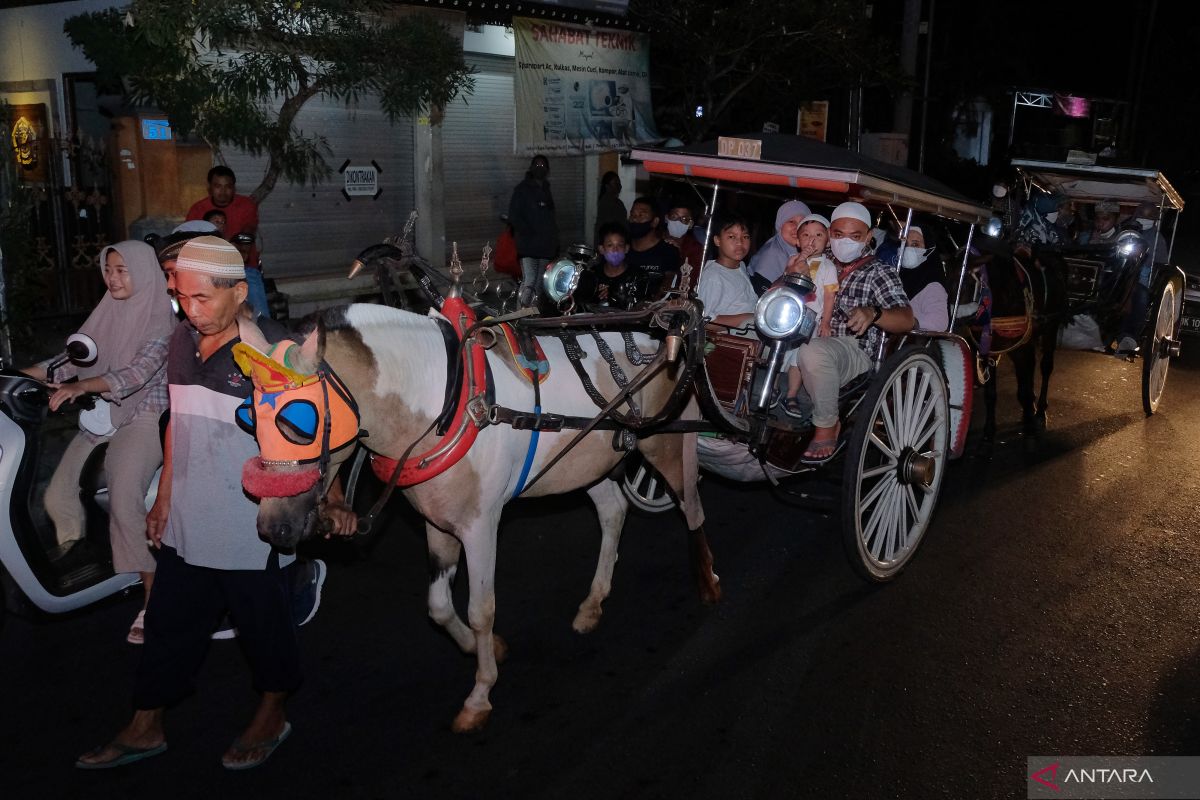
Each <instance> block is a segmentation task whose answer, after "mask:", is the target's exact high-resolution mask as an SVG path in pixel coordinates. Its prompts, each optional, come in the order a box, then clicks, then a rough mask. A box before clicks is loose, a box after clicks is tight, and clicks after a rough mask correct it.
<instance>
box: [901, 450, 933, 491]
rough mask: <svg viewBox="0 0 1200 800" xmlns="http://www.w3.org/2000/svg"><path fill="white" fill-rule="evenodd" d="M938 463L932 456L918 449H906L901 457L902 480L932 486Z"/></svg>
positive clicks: (907, 482) (902, 481)
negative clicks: (923, 453) (921, 452)
mask: <svg viewBox="0 0 1200 800" xmlns="http://www.w3.org/2000/svg"><path fill="white" fill-rule="evenodd" d="M936 468H937V464H936V462H935V461H934V459H933V458H932V457H930V456H926V455H922V454H920V453H918V452H917V451H916V450H910V449H905V452H904V454H903V455H902V456H901V457H900V482H901V483H906V484H921V485H922V486H932V485H933V478H934V473H935V470H936Z"/></svg>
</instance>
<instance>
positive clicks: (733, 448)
mask: <svg viewBox="0 0 1200 800" xmlns="http://www.w3.org/2000/svg"><path fill="white" fill-rule="evenodd" d="M696 453H697V455H698V457H699V460H700V468H701V469H703V470H705V471H707V472H711V473H713V474H715V475H720V476H721V477H723V478H729V479H730V480H733V481H741V482H745V481H765V480H766V479H767V476H766V475H765V474H764V473H763V467H762V465H761V464H759V463H758V459H757V458H755V457H754V456H752V455H750V448H749V447H747V446H746V445H744V444H739V443H737V442H731V441H729V440H728V439H718V438H716V437H713V436H699V437H697V442H696ZM767 469H768V470H770V471H771V474H772V475H774V476H775V477H776V478H783V477H785V476H786V475H787V474H788V473H786V472H784V471H783V470H781V469H776V468H775V467H772V466H770V465H769V464H768V465H767Z"/></svg>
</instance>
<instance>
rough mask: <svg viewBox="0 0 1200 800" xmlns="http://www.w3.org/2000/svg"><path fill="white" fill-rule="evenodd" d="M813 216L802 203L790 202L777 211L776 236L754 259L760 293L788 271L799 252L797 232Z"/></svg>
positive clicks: (753, 277)
mask: <svg viewBox="0 0 1200 800" xmlns="http://www.w3.org/2000/svg"><path fill="white" fill-rule="evenodd" d="M810 213H812V212H810V211H809V210H808V206H807V205H805V204H804V203H802V202H800V201H799V200H788V201H787V202H786V203H784V204H783V205H781V206H780V207H779V210H778V211H777V212H775V235H774V236H772V237H771V238H770V239H768V240H767V241H766V243H765V244H764V245H763V246H762V247H761V248H759V251H758V252H757V253H755V254H754V258H752V259H750V275H751V279H752V281H753V282H754V283H755V284H757V285H756V287H755V288H758V289H759V291H760V292H761V291H762V289H764V288H766V287H767V286H770V285H771V284H772V283H774V282H775V281H777V280H779V276H781V275H783V272H784V270H785V269H787V264H788V259H790V258H791V257H792V256H794V255H796V253H797V252H799V251H798V250H797V247H799V245H800V240H799V238H797V231H798V230H799V228H800V223H802V222H803V221H804V218H805V217H807V216H808V215H809V214H810ZM755 276H761V277H758V278H756V277H755ZM759 287H762V288H759Z"/></svg>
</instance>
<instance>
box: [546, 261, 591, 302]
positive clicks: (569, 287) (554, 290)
mask: <svg viewBox="0 0 1200 800" xmlns="http://www.w3.org/2000/svg"><path fill="white" fill-rule="evenodd" d="M582 272H583V266H582V265H581V264H579V263H578V262H575V261H572V260H571V259H569V258H560V259H558V260H557V261H552V262H550V266H548V267H546V274H545V276H544V278H543V280H542V282H543V285H544V287H545V291H546V296H547V297H549V298H550V299H551V300H553V301H554V303H555V305H562V303H563V302H564V301H566V300H569V299H570V298H571V295H572V294H574V293H575V290H576V289H577V288H579V275H580V273H582Z"/></svg>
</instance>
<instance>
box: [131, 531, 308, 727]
mask: <svg viewBox="0 0 1200 800" xmlns="http://www.w3.org/2000/svg"><path fill="white" fill-rule="evenodd" d="M290 577H291V576H290V573H289V572H287V571H286V570H283V569H280V567H279V558H278V555H277V554H276V553H274V552H272V554H271V557H270V559H269V561H268V563H267V566H266V569H261V570H222V569H210V568H208V567H197V566H193V565H192V564H188V563H187V562H186V561H184V560H183V559H182V558H180V557H179V554H178V553H177V552H175V550H174V548H171V547H166V546H164V547H163V548H162V549H161V550H160V551H159V554H158V569H157V570H156V572H155V576H154V586H153V588H152V589H151V591H150V603H149V605H148V606H147V608H146V621H145V625H146V642H145V644H143V645H142V660H141V663H140V664H139V665H138V670H137V678H136V682H135V684H134V690H133V707H134V708H135V709H152V708H162V707H164V706H169V705H173V704H174V703H177V702H179V701H180V700H182V699H183V698H184V697H186V696H188V695H189V694H191V693H192V692H193V691H194V690H195V680H196V675H197V673H198V672H199V671H200V665H201V664H202V663H203V662H204V656H205V655H206V654H207V653H208V648H209V645H210V644H211V636H212V632H213V630H214V629H216V627H217V625H218V624H220V622H221V619H222V618H223V617H224V615H225V614H226V613H227V612H228V614H229V616H230V617H231V618H232V620H233V624H234V625H235V626H237V630H238V637H237V638H238V642H239V643H240V645H241V647H242V652H243V653H244V654H245V656H246V661H247V662H249V665H250V671H251V674H252V676H253V679H254V689H255V691H258V692H291V691H294V690H295V689H297V688H299V686H300V682H301V673H300V650H299V644H298V641H297V636H296V625H295V622H293V620H292V591H291V581H290Z"/></svg>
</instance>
